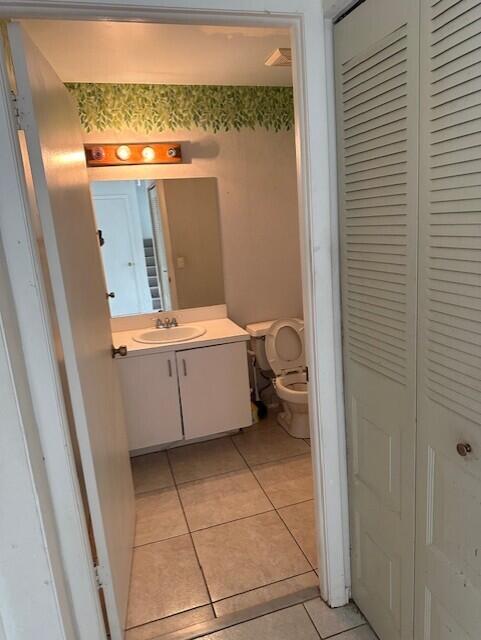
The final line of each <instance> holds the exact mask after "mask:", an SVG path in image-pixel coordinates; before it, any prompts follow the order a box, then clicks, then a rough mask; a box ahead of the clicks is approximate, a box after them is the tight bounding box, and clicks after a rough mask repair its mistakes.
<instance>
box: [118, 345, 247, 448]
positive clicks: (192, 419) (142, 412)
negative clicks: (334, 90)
mask: <svg viewBox="0 0 481 640" xmlns="http://www.w3.org/2000/svg"><path fill="white" fill-rule="evenodd" d="M118 364H119V370H120V379H121V384H122V392H123V399H124V405H125V415H126V420H127V431H128V436H129V447H130V450H131V451H135V450H138V449H145V448H148V447H154V446H158V445H162V444H166V443H169V442H176V441H179V440H182V439H186V440H189V439H193V438H201V437H203V436H209V435H213V434H216V433H221V432H222V431H229V430H231V429H239V428H241V427H247V426H249V425H250V424H252V415H251V404H250V388H249V374H248V365H247V354H246V343H245V342H244V341H243V342H232V343H227V344H221V345H213V346H205V347H200V348H193V349H181V350H178V351H170V352H167V353H153V354H142V355H138V356H130V357H127V358H122V359H119V360H118Z"/></svg>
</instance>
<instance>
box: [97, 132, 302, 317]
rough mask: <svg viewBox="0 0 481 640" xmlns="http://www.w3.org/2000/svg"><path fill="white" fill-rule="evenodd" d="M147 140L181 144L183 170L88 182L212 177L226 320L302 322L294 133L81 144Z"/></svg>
mask: <svg viewBox="0 0 481 640" xmlns="http://www.w3.org/2000/svg"><path fill="white" fill-rule="evenodd" d="M148 140H150V141H154V140H158V141H163V140H165V141H180V142H182V143H183V153H184V164H182V165H176V166H175V165H171V166H157V167H114V168H101V169H91V170H90V176H91V178H92V179H95V180H101V179H106V180H115V179H119V180H122V179H124V180H127V179H133V178H134V179H135V178H139V179H149V178H169V177H171V178H178V177H214V178H217V180H218V190H219V208H220V217H221V229H222V246H223V260H224V282H225V294H226V304H227V308H228V312H229V316H230V317H231V318H232V319H233V320H234V321H235V322H237V323H239V324H241V325H245V324H247V323H248V322H256V321H261V320H268V319H273V318H280V317H288V316H302V288H301V272H300V255H299V225H298V205H297V190H296V166H295V144H294V133H293V131H288V132H286V131H282V132H279V133H275V132H272V131H266V130H264V129H256V130H255V131H251V130H249V129H242V130H241V131H239V132H237V131H231V132H227V133H225V132H224V133H218V134H211V133H207V132H205V131H183V132H179V131H177V132H174V133H167V134H166V133H162V134H159V133H154V134H150V135H140V134H138V133H133V132H128V131H125V132H121V133H119V132H103V133H98V132H96V133H90V134H85V141H86V142H119V141H122V142H135V141H148Z"/></svg>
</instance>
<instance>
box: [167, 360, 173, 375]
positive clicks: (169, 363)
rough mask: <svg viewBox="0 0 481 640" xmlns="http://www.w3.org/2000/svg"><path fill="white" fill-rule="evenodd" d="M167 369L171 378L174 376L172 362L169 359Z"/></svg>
mask: <svg viewBox="0 0 481 640" xmlns="http://www.w3.org/2000/svg"><path fill="white" fill-rule="evenodd" d="M167 369H168V371H169V378H172V362H171V361H170V360H167Z"/></svg>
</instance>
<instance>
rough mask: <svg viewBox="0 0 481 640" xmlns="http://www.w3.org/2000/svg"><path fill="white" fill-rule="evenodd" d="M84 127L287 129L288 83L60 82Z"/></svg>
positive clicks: (290, 101) (290, 118)
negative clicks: (281, 85)
mask: <svg viewBox="0 0 481 640" xmlns="http://www.w3.org/2000/svg"><path fill="white" fill-rule="evenodd" d="M65 86H66V87H67V89H69V91H70V92H71V93H72V95H73V96H74V97H75V99H76V101H77V105H78V109H79V114H80V120H81V122H82V126H83V128H84V130H85V131H87V132H91V131H105V130H107V129H115V130H126V129H128V130H133V131H139V132H144V133H150V132H153V131H159V132H162V131H176V130H179V129H184V130H190V129H193V128H199V129H204V130H206V131H213V132H218V131H230V130H237V131H239V130H240V129H242V128H246V127H247V128H251V129H255V128H256V127H262V128H264V129H269V130H273V131H281V130H289V129H291V128H292V126H293V124H294V103H293V91H292V87H276V86H274V87H273V86H268V87H267V86H256V87H251V86H225V85H215V86H214V85H163V84H93V83H66V85H65Z"/></svg>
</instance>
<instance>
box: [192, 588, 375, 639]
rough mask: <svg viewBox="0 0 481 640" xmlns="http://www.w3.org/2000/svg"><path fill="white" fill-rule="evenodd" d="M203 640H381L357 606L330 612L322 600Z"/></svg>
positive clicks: (270, 615)
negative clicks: (378, 639) (257, 639)
mask: <svg viewBox="0 0 481 640" xmlns="http://www.w3.org/2000/svg"><path fill="white" fill-rule="evenodd" d="M202 637H203V638H204V640H252V639H253V638H259V639H262V640H294V639H295V640H319V638H321V639H322V640H324V639H325V638H333V639H334V638H335V640H377V636H376V635H375V634H374V632H373V631H372V630H371V629H370V627H369V625H368V624H367V623H366V621H365V619H364V618H363V617H362V615H361V614H360V613H359V611H358V610H357V608H356V607H355V606H354V605H352V604H351V605H348V606H346V607H342V608H341V609H329V607H328V606H326V605H325V604H324V603H323V602H322V600H321V599H320V598H316V599H315V600H310V601H309V602H306V603H304V604H298V605H295V606H293V607H288V608H286V609H282V610H280V611H276V612H275V613H271V614H269V615H265V616H262V617H260V618H255V619H254V620H249V621H248V622H244V623H242V624H238V625H236V626H233V627H230V628H228V629H224V630H223V631H217V632H216V633H212V634H209V635H206V636H202Z"/></svg>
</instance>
